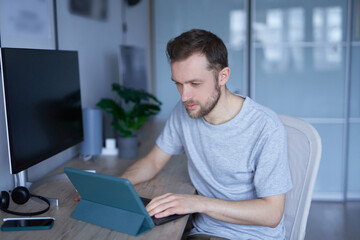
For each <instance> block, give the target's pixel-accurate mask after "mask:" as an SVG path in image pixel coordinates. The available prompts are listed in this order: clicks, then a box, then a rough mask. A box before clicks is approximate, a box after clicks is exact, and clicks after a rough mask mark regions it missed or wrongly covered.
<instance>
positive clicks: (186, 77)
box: [171, 53, 220, 118]
mask: <svg viewBox="0 0 360 240" xmlns="http://www.w3.org/2000/svg"><path fill="white" fill-rule="evenodd" d="M207 66H208V61H207V59H206V57H205V56H204V55H201V54H198V53H197V54H193V55H191V56H190V57H188V58H187V59H185V60H183V61H177V62H174V63H172V64H171V73H172V80H173V81H174V82H175V84H176V86H177V88H178V91H179V93H180V95H181V101H182V103H183V104H184V106H185V108H186V111H187V113H188V114H189V116H190V117H191V118H201V117H204V116H206V115H207V114H209V113H210V112H211V110H213V108H214V107H215V106H216V104H217V102H218V100H219V98H220V86H219V83H218V81H217V79H215V76H214V72H213V71H211V70H209V69H208V68H207Z"/></svg>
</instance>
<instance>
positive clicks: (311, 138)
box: [280, 115, 322, 240]
mask: <svg viewBox="0 0 360 240" xmlns="http://www.w3.org/2000/svg"><path fill="white" fill-rule="evenodd" d="M280 118H281V120H282V122H283V123H284V126H285V129H286V132H287V141H288V161H289V168H290V172H291V178H292V182H293V188H292V189H291V191H289V192H288V193H287V194H286V203H285V211H284V225H285V228H286V239H288V240H295V239H296V240H303V239H304V238H305V230H306V223H307V218H308V215H309V210H310V204H311V198H312V192H313V190H314V185H315V180H316V176H317V172H318V169H319V164H320V158H321V148H322V147H321V138H320V136H319V134H318V132H317V131H316V129H315V128H314V127H313V126H312V125H310V124H309V123H308V122H306V121H304V120H301V119H298V118H294V117H290V116H285V115H280Z"/></svg>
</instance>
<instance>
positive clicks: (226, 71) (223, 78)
mask: <svg viewBox="0 0 360 240" xmlns="http://www.w3.org/2000/svg"><path fill="white" fill-rule="evenodd" d="M229 77H230V68H229V67H225V68H223V69H222V70H221V71H220V72H219V76H218V79H219V85H220V86H225V84H226V83H227V81H228V80H229Z"/></svg>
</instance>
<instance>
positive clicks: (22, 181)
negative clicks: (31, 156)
mask: <svg viewBox="0 0 360 240" xmlns="http://www.w3.org/2000/svg"><path fill="white" fill-rule="evenodd" d="M63 178H66V176H65V174H64V173H63V174H59V175H55V176H51V177H46V178H43V179H41V180H39V181H36V182H35V183H32V182H29V181H27V170H24V171H21V172H19V173H16V174H14V182H15V187H19V186H23V187H26V188H28V189H29V190H30V192H31V191H32V190H33V189H35V188H37V187H38V186H40V185H42V184H44V183H48V182H51V181H54V180H58V179H63ZM46 198H47V199H48V200H49V202H50V205H51V206H59V200H58V199H57V198H48V197H46ZM33 199H34V200H36V201H39V202H42V203H43V201H41V200H40V199H38V198H33Z"/></svg>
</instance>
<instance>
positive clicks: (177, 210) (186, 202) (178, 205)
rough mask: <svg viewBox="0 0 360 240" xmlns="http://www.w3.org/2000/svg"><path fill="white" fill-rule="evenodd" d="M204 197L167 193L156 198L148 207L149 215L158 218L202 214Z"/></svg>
mask: <svg viewBox="0 0 360 240" xmlns="http://www.w3.org/2000/svg"><path fill="white" fill-rule="evenodd" d="M201 198H202V196H199V195H186V194H174V193H167V194H164V195H161V196H159V197H156V198H154V199H153V200H152V201H151V202H150V203H149V204H148V205H147V206H146V210H147V211H148V213H149V215H150V216H151V217H152V216H155V217H156V218H162V217H167V216H170V215H173V214H190V213H195V212H201V211H202V210H201V208H202V202H201Z"/></svg>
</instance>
